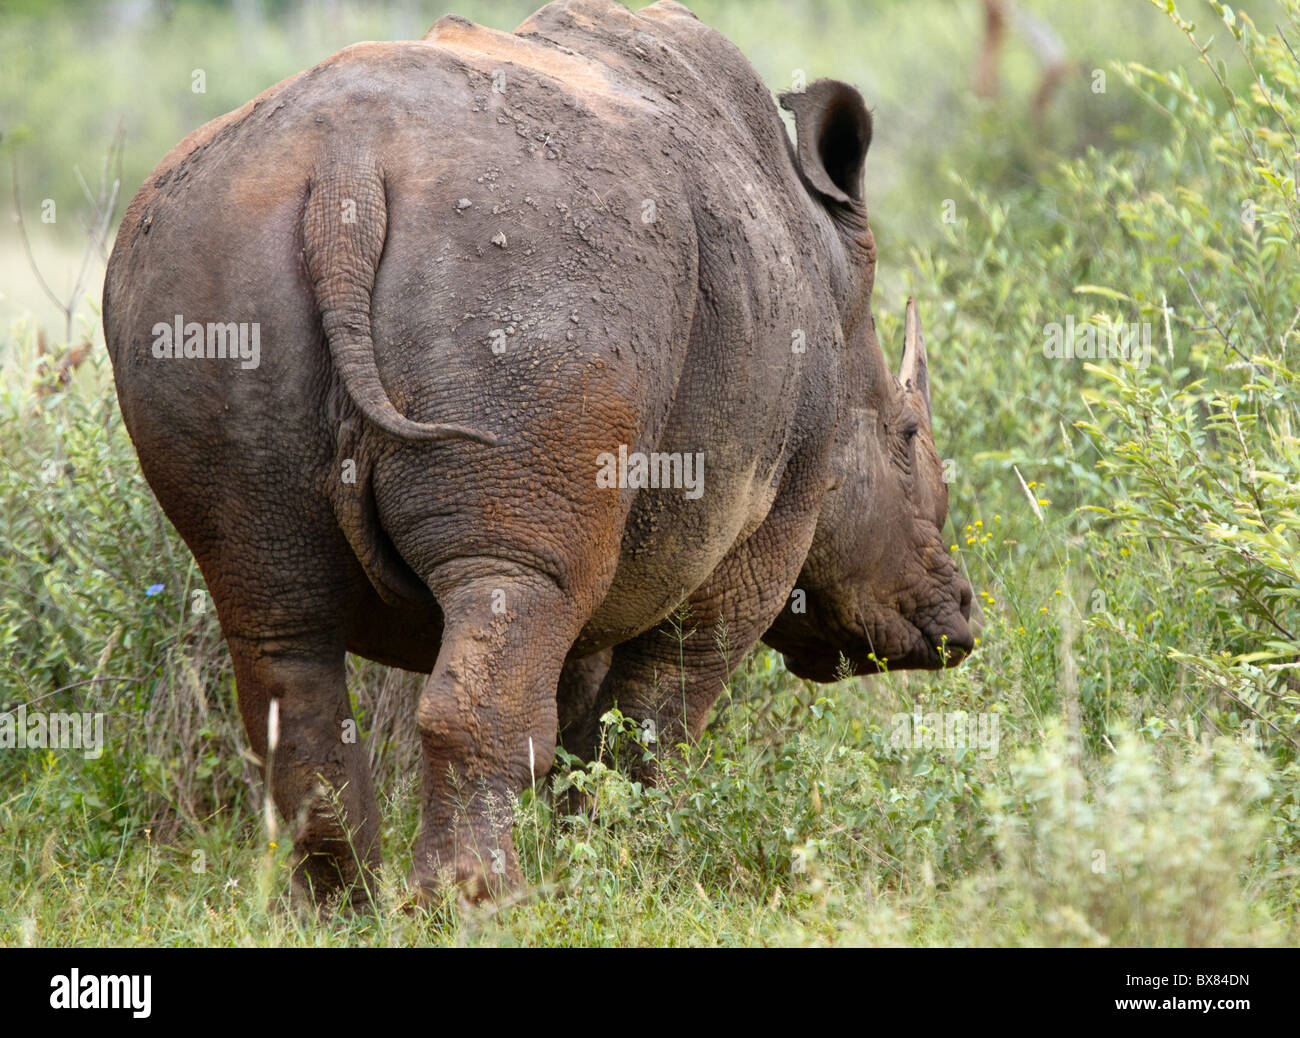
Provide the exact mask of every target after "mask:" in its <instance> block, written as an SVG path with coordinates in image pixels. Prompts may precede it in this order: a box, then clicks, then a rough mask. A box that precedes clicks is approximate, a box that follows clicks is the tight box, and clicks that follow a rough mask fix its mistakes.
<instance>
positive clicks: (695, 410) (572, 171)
mask: <svg viewBox="0 0 1300 1038" xmlns="http://www.w3.org/2000/svg"><path fill="white" fill-rule="evenodd" d="M780 104H781V105H782V106H783V107H784V108H785V109H786V110H788V111H789V112H790V113H791V114H792V117H793V125H794V137H795V139H794V141H793V143H792V142H791V139H790V135H789V134H788V133H787V130H786V128H785V125H784V124H783V122H782V118H781V115H780V113H779V112H778V109H777V106H776V104H775V103H774V101H773V98H772V95H771V94H770V93H769V92H768V90H767V88H766V87H765V86H764V84H763V82H762V80H761V78H760V77H759V76H758V74H757V73H756V72H755V71H754V69H753V68H752V67H751V66H750V64H749V63H748V62H747V61H746V60H745V58H744V57H743V56H742V54H741V53H740V51H739V50H737V48H736V47H735V46H733V45H732V44H731V43H729V42H728V41H727V40H726V39H725V38H724V37H723V36H722V35H720V34H719V33H717V32H716V31H713V30H711V29H710V28H708V27H707V26H705V25H704V24H703V23H701V22H700V21H699V20H698V19H697V18H696V17H695V16H694V15H692V14H691V13H690V11H688V10H687V9H686V8H685V7H683V6H681V5H680V4H678V3H673V2H671V0H661V2H659V3H655V4H653V5H652V6H650V7H647V8H645V9H644V10H642V11H640V12H638V13H636V14H633V13H630V12H629V11H628V10H627V9H625V8H623V7H621V6H619V5H618V4H616V3H613V2H610V0H562V2H559V3H552V4H549V5H548V6H546V7H544V8H542V9H541V10H540V11H538V12H537V13H536V14H534V15H533V16H532V17H530V18H529V19H528V20H527V21H525V22H524V23H523V24H522V25H520V26H519V28H518V29H517V30H516V31H515V32H514V33H512V34H511V33H503V32H498V31H493V30H491V29H486V28H482V27H480V26H477V25H474V24H472V23H470V22H468V21H466V20H464V19H462V18H459V17H454V16H447V17H444V18H442V19H441V20H440V21H438V22H437V23H436V24H435V25H434V26H433V28H432V29H431V30H430V31H429V33H428V34H427V35H426V36H425V37H424V38H423V39H421V40H418V41H413V42H396V43H359V44H357V45H355V46H352V47H348V48H347V49H345V50H343V51H340V52H339V53H338V54H336V55H334V56H333V57H331V58H328V59H327V60H325V61H323V62H321V63H320V64H319V65H317V66H315V67H314V68H311V69H308V70H307V71H305V72H302V73H299V74H298V75H295V76H292V77H291V78H289V79H286V80H284V81H283V82H282V83H279V84H278V85H276V86H273V87H271V88H270V89H269V90H267V91H265V92H264V93H262V94H260V95H259V96H258V97H256V98H254V99H253V100H252V101H250V102H249V103H248V104H246V105H244V106H243V107H242V108H239V109H237V110H236V111H233V112H231V113H229V114H227V115H225V116H222V117H221V118H219V119H216V120H214V121H213V122H210V123H208V124H207V125H206V126H204V127H202V128H201V129H199V130H196V131H195V132H194V133H192V134H191V135H190V136H188V137H187V138H185V139H184V140H183V141H182V142H181V143H180V144H179V145H177V146H176V147H175V148H174V149H173V150H172V151H171V152H170V153H169V154H168V155H167V156H166V157H165V158H164V159H163V160H162V162H161V163H160V164H159V165H158V167H157V169H156V170H155V171H154V172H153V173H152V174H151V175H150V177H149V178H148V180H147V181H146V182H145V184H144V186H143V187H141V189H140V191H139V193H138V194H136V196H135V198H134V200H133V201H132V202H131V205H130V207H129V209H128V210H127V213H126V215H125V218H124V220H123V222H122V225H121V228H120V230H119V231H118V234H117V238H116V242H115V246H114V249H113V252H112V256H111V259H110V261H109V264H108V271H107V280H106V283H105V286H104V301H103V316H104V328H105V337H106V341H107V344H108V348H109V350H110V352H111V355H112V363H113V370H114V377H115V382H116V387H117V393H118V398H119V401H120V404H121V410H122V415H123V418H124V420H125V424H126V427H127V429H128V431H129V433H130V435H131V437H132V440H133V442H134V444H135V447H136V450H137V452H138V454H139V458H140V464H141V467H142V469H143V472H144V475H145V477H146V478H147V480H148V482H149V485H150V486H151V488H152V489H153V491H154V493H155V494H156V495H157V497H158V500H159V502H160V503H161V505H162V507H163V509H164V511H165V513H166V515H167V516H168V518H169V519H170V520H171V521H172V522H173V523H174V524H175V526H176V528H177V530H178V531H179V532H180V534H181V535H182V536H183V537H184V539H185V541H186V543H187V544H188V545H189V547H190V549H191V550H192V551H193V553H194V556H195V558H196V559H197V561H198V564H199V566H200V568H201V570H202V573H203V576H204V578H205V580H206V582H207V587H208V589H209V591H210V593H211V595H212V598H213V601H214V603H215V606H216V611H217V614H218V617H219V620H220V623H221V628H222V632H223V634H224V636H225V639H226V642H227V644H228V646H229V650H230V653H231V656H232V659H233V663H234V668H235V676H236V686H237V694H238V701H239V708H240V712H241V715H242V717H243V720H244V723H245V727H246V730H247V734H248V738H249V741H250V743H251V746H252V749H253V751H254V752H255V753H256V754H258V755H261V756H262V757H263V758H265V759H267V760H268V762H269V763H268V768H267V770H268V780H269V782H270V785H271V789H272V792H273V796H274V799H275V801H276V803H277V805H278V807H279V809H280V810H281V812H282V813H283V814H284V815H285V817H286V818H289V819H292V820H293V824H294V826H295V843H294V852H293V853H294V862H293V864H294V880H295V882H294V888H295V890H298V891H301V890H303V889H305V890H308V891H310V892H311V894H312V895H314V896H315V897H316V898H317V899H322V898H328V897H330V896H332V895H335V894H336V893H338V892H340V891H351V892H352V896H353V897H354V899H357V898H358V897H359V898H360V900H363V901H364V900H365V895H366V892H367V891H368V889H369V887H370V884H371V880H372V876H373V873H374V870H375V869H376V868H377V866H378V865H379V863H380V860H381V858H380V840H379V824H378V823H379V812H378V809H377V806H376V801H375V792H374V785H373V780H372V777H371V775H370V773H369V771H368V768H367V759H366V752H365V749H364V745H363V742H362V741H361V740H360V739H357V738H356V737H355V735H354V732H355V724H354V723H353V717H352V709H351V706H350V703H349V698H348V691H347V687H346V683H345V669H344V662H345V655H346V653H348V652H352V653H356V654H359V655H361V656H365V657H368V658H370V659H373V660H378V661H380V662H382V663H385V664H388V665H392V666H397V667H403V668H408V669H411V670H415V671H421V672H425V673H427V674H428V677H427V679H426V680H425V681H424V684H423V687H422V691H421V692H420V696H419V701H418V706H417V709H416V720H417V723H418V727H419V733H420V740H421V746H422V757H423V793H422V811H423V818H422V827H421V834H420V836H419V838H418V841H417V846H416V852H415V865H414V870H413V875H412V877H411V881H412V884H413V886H414V888H415V889H416V891H417V892H418V891H429V890H431V889H433V888H435V887H437V886H438V885H439V884H441V883H444V882H446V881H447V880H448V879H454V880H455V881H456V882H458V883H459V884H460V885H461V889H462V890H463V891H465V892H466V894H468V895H469V896H471V897H483V896H486V895H493V894H495V893H496V892H497V891H498V890H502V889H509V888H510V887H512V886H514V885H517V884H519V883H520V882H521V881H522V876H521V872H520V869H519V865H518V863H517V859H516V855H515V851H514V848H513V846H512V843H511V835H510V831H509V827H510V818H509V811H508V810H505V811H503V810H502V808H503V806H504V805H507V804H508V803H509V801H510V798H511V797H512V796H514V795H516V794H517V793H518V792H519V791H521V790H523V789H525V788H527V787H528V786H529V785H530V784H533V783H536V782H537V781H538V780H539V779H540V778H541V777H542V776H544V775H545V774H546V773H547V771H548V769H550V768H551V766H552V763H553V759H554V752H555V747H556V745H557V740H563V741H562V743H560V744H561V745H564V746H565V747H566V749H568V750H570V751H571V752H573V753H575V754H578V755H579V756H584V757H587V758H590V757H592V756H593V755H594V754H596V753H598V752H599V749H600V748H599V738H598V734H599V733H598V728H599V726H598V724H597V718H598V717H599V716H600V715H601V714H602V712H603V711H605V710H607V709H608V708H609V707H610V706H612V705H617V706H618V708H619V709H620V710H621V711H622V713H623V714H624V715H625V716H626V717H627V718H629V719H631V721H632V722H633V723H635V724H637V725H646V722H652V723H653V726H654V729H653V730H654V732H655V746H657V747H660V748H663V749H664V750H665V751H671V750H672V748H674V747H678V746H680V745H682V744H683V743H685V742H687V741H688V740H690V739H692V738H693V737H695V736H697V735H698V734H699V733H700V732H701V730H702V728H703V726H704V724H705V723H706V720H707V717H708V714H709V710H710V707H711V705H712V703H713V701H714V699H715V698H716V697H717V696H718V695H719V693H720V691H721V689H722V688H723V685H724V682H725V681H726V680H727V678H728V676H729V674H730V673H731V671H732V670H733V668H735V667H736V666H737V665H738V663H739V662H740V661H741V659H742V658H743V657H744V656H745V654H746V653H747V652H749V651H750V649H751V648H752V647H753V646H754V645H755V644H756V643H757V642H759V641H760V640H762V641H764V642H766V644H768V645H769V646H771V647H773V648H775V649H776V650H778V651H779V652H780V653H782V654H784V658H785V662H786V665H787V666H788V667H789V669H790V670H791V671H793V672H794V673H795V674H797V675H801V676H804V677H807V678H810V679H812V680H814V681H822V682H825V681H832V680H834V679H836V677H837V676H840V675H842V674H844V673H849V672H851V673H853V674H869V673H872V672H875V671H877V670H878V669H880V668H882V667H888V668H891V669H895V670H897V669H902V668H934V669H937V668H941V667H943V666H947V665H952V664H954V663H956V662H959V661H960V660H961V658H962V657H963V656H965V655H966V654H967V653H968V652H969V651H970V650H971V649H972V645H973V637H972V634H971V630H970V627H969V625H968V619H969V613H970V601H971V589H970V586H969V585H968V583H967V582H966V581H965V580H964V579H963V578H962V577H961V576H960V574H959V573H958V571H957V569H956V568H955V566H954V564H953V561H952V559H951V557H950V555H949V553H948V551H947V550H946V547H945V544H944V541H943V538H942V534H941V529H942V527H943V525H944V522H945V518H946V514H947V508H948V496H947V490H946V487H945V485H944V482H943V480H942V478H941V469H940V462H939V459H938V457H937V455H936V452H935V448H934V442H933V437H932V433H931V424H930V423H931V418H930V384H929V377H928V374H927V364H926V354H925V348H924V345H923V341H922V337H921V333H920V326H919V320H918V318H917V316H916V311H915V309H914V307H912V306H910V305H909V307H908V314H907V319H906V328H907V331H906V336H905V338H906V342H905V347H904V355H903V358H902V368H901V371H900V373H899V375H898V376H897V377H895V376H894V375H893V374H892V373H891V371H890V370H889V368H888V366H887V365H886V362H885V358H884V355H883V353H882V351H881V347H880V345H879V343H878V341H877V337H876V331H875V323H874V319H873V316H872V311H871V295H872V282H873V279H874V274H875V256H876V249H875V242H874V240H873V238H872V233H871V230H870V228H869V225H868V220H867V212H866V208H865V204H864V197H863V165H864V160H865V157H866V154H867V149H868V146H869V144H870V142H871V135H872V119H871V115H870V113H869V112H868V110H867V107H866V106H865V104H864V102H863V99H862V97H861V95H860V94H859V93H858V91H857V90H855V89H854V88H853V87H851V86H849V85H847V84H845V83H842V82H837V81H834V80H818V81H816V82H813V83H811V84H809V85H808V86H807V87H806V89H803V90H801V91H798V92H791V93H787V94H784V95H782V96H781V97H780ZM683 611H686V612H688V613H689V622H688V623H686V624H684V625H683V624H682V623H681V621H680V617H681V616H682V615H683ZM720 628H725V639H722V640H721V641H720V640H719V638H718V631H719V629H720ZM271 714H274V715H275V716H276V718H277V719H278V741H277V742H276V743H275V744H273V745H268V727H277V726H275V725H272V726H268V716H269V715H271ZM561 717H563V718H564V719H565V726H564V731H563V732H561V731H560V730H559V729H560V718H561ZM645 730H647V731H648V730H649V728H648V726H647V727H646V729H645ZM652 765H653V762H652V764H651V773H650V775H649V778H650V779H653V778H654V774H655V772H654V770H653V767H652ZM340 809H341V810H340ZM503 815H504V817H503ZM358 891H360V894H359V895H358V894H357V892H358Z"/></svg>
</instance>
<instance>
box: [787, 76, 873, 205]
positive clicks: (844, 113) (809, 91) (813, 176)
mask: <svg viewBox="0 0 1300 1038" xmlns="http://www.w3.org/2000/svg"><path fill="white" fill-rule="evenodd" d="M780 101H781V107H782V108H784V109H785V110H786V111H787V112H792V113H794V130H795V137H796V146H795V154H796V157H797V159H798V163H799V171H800V172H801V173H802V174H803V176H804V179H805V180H806V181H807V182H808V184H809V185H810V186H811V187H812V188H814V189H815V190H816V191H817V192H818V193H819V194H821V195H824V196H825V197H826V198H828V199H830V200H831V201H834V202H839V203H840V204H841V205H853V204H854V203H859V202H861V201H862V164H863V162H864V161H865V160H866V157H867V148H869V147H870V146H871V113H870V112H868V111H867V106H866V104H865V103H864V102H863V100H862V95H861V94H859V93H858V92H857V91H856V90H855V89H854V88H853V87H851V86H849V85H848V84H847V83H841V82H840V81H839V80H837V79H819V80H817V81H816V82H813V83H809V84H808V86H807V88H806V89H804V90H801V91H799V92H797V93H796V92H793V91H792V92H790V93H786V94H782V95H781V96H780Z"/></svg>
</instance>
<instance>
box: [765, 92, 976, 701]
mask: <svg viewBox="0 0 1300 1038" xmlns="http://www.w3.org/2000/svg"><path fill="white" fill-rule="evenodd" d="M782 104H783V105H785V107H787V108H789V109H791V110H792V111H793V112H794V114H795V125H796V133H797V136H798V145H797V149H796V161H797V165H798V167H799V171H800V174H801V178H802V179H803V181H804V184H805V187H807V188H808V189H809V191H810V193H811V194H812V195H813V197H814V198H815V199H816V200H817V201H818V202H819V204H821V205H824V206H825V207H826V209H827V211H828V213H829V214H830V215H831V216H832V221H831V222H832V224H833V226H834V227H835V228H836V236H837V238H838V240H839V247H840V248H841V249H842V250H843V252H842V254H843V255H844V256H845V257H846V261H845V266H846V268H847V269H846V270H844V271H842V272H841V274H840V279H839V280H840V284H839V285H837V286H836V287H835V292H836V296H837V303H838V305H839V309H840V324H841V329H842V331H843V335H844V342H845V349H846V364H845V368H844V372H845V376H844V394H845V395H844V397H843V399H842V405H841V408H840V420H839V425H838V427H837V433H836V439H835V442H834V446H833V451H834V458H833V464H832V469H833V472H832V484H831V487H830V489H829V490H828V491H827V493H826V495H825V497H824V499H823V504H822V510H821V512H820V515H819V518H818V522H817V529H816V533H815V534H814V536H813V542H812V546H811V548H810V549H809V552H808V556H807V559H806V560H805V562H804V565H803V569H802V571H801V573H800V575H799V579H798V582H797V583H796V586H795V594H793V595H792V596H791V600H790V602H789V603H788V604H787V606H786V608H785V609H784V611H783V612H782V614H781V616H780V617H779V618H778V619H777V621H776V622H775V623H774V624H773V626H772V627H771V628H770V629H769V631H768V632H767V634H766V635H765V636H764V641H766V642H767V643H768V644H769V645H771V646H772V647H773V648H775V649H777V650H778V651H780V652H782V653H783V654H784V655H785V657H786V664H787V666H789V668H790V669H791V670H792V671H793V672H794V673H796V674H798V675H800V676H801V677H807V678H810V679H812V680H815V681H831V680H834V679H835V677H836V676H837V673H838V672H839V669H840V657H841V656H843V657H844V658H845V659H847V661H848V663H849V665H850V667H851V669H852V672H853V673H855V674H870V673H874V672H876V671H878V670H881V669H890V670H902V669H938V668H941V667H944V666H952V665H953V664H955V663H957V662H960V661H961V660H962V659H963V658H964V657H965V656H966V655H967V654H968V653H969V652H970V651H971V649H972V648H973V645H974V638H973V635H972V633H971V629H970V626H969V624H968V620H969V617H970V606H971V587H970V584H969V583H967V581H966V580H965V579H964V578H963V577H962V576H961V574H960V573H959V572H958V570H957V567H956V566H955V564H954V563H953V560H952V557H951V555H950V554H949V552H948V548H947V545H946V544H945V543H944V539H943V526H944V522H945V521H946V519H947V515H948V488H947V486H946V484H945V482H944V479H943V467H942V465H941V463H940V461H939V456H938V454H937V452H936V451H935V447H934V439H933V436H932V433H931V426H930V378H929V371H928V369H927V364H926V353H925V343H924V340H923V339H922V335H921V322H920V317H919V315H918V313H917V309H916V305H915V303H914V302H913V301H912V300H910V299H909V300H908V304H907V313H906V318H905V322H904V323H905V327H904V347H903V360H902V367H901V370H900V371H899V373H898V375H897V376H894V375H893V374H892V372H891V371H890V369H889V366H888V364H887V363H886V362H885V357H884V354H883V352H882V351H881V348H880V343H879V342H878V340H877V338H876V331H875V321H874V319H873V318H872V315H871V291H872V286H873V282H874V276H875V243H874V241H873V239H872V236H871V231H870V229H869V227H868V224H867V216H866V210H865V207H864V205H863V202H862V189H861V176H862V164H863V160H864V158H865V155H866V149H867V145H868V144H869V142H870V139H871V119H870V115H869V113H868V112H867V110H866V108H865V106H864V105H863V103H862V98H861V96H860V95H859V94H858V92H857V91H856V90H854V89H853V88H852V87H850V86H848V85H846V84H843V83H837V82H835V81H832V80H820V81H818V82H817V83H813V84H810V85H809V87H808V89H807V90H806V91H805V92H803V93H801V94H799V95H786V96H785V97H783V98H782ZM799 592H803V594H802V595H800V594H799Z"/></svg>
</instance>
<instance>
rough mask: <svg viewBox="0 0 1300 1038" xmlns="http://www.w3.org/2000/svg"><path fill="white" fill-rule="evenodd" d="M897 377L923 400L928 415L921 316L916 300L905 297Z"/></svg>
mask: <svg viewBox="0 0 1300 1038" xmlns="http://www.w3.org/2000/svg"><path fill="white" fill-rule="evenodd" d="M898 379H899V381H900V382H902V383H903V386H904V388H911V389H913V390H915V391H916V392H917V393H919V394H920V395H921V399H922V400H924V401H925V417H926V419H927V420H929V417H930V371H929V368H928V367H927V366H926V361H925V339H924V338H922V336H921V316H920V314H919V313H917V309H916V300H915V299H913V298H912V297H911V296H908V297H907V315H906V317H905V318H904V319H903V364H902V366H901V367H900V368H899V369H898Z"/></svg>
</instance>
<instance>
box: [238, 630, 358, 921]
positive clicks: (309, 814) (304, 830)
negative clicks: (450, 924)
mask: <svg viewBox="0 0 1300 1038" xmlns="http://www.w3.org/2000/svg"><path fill="white" fill-rule="evenodd" d="M227 641H228V643H229V645H230V651H231V655H232V656H233V658H234V663H235V684H236V689H237V692H238V696H239V711H240V713H241V714H242V715H243V719H244V728H245V730H246V731H247V733H248V738H249V742H250V744H251V745H252V748H253V752H254V753H256V754H257V755H258V756H259V757H261V758H262V759H263V760H267V759H268V753H269V759H270V761H271V768H270V783H271V793H272V796H273V798H274V800H275V804H276V806H277V807H278V808H279V810H280V813H281V815H282V816H283V817H284V818H285V819H286V820H287V822H288V824H289V825H290V826H291V827H292V831H293V863H294V872H293V885H294V895H295V898H297V899H307V900H309V901H311V902H314V903H315V904H317V905H323V904H324V903H326V902H327V901H330V900H331V899H332V898H334V897H337V896H339V895H342V896H343V897H344V898H345V899H346V900H347V901H348V902H349V903H350V904H351V905H353V906H354V907H358V908H360V907H363V906H364V905H366V904H367V903H368V902H369V900H370V898H371V895H372V893H373V890H374V887H373V883H374V872H375V870H376V869H377V868H378V867H379V864H380V839H379V806H378V803H377V801H376V799H375V788H374V781H373V778H372V776H371V774H370V766H369V761H368V760H367V757H366V750H365V745H364V743H363V742H362V740H361V737H360V733H359V732H358V731H357V728H356V722H355V721H354V720H353V717H352V707H351V704H350V703H349V701H348V694H347V686H346V681H345V672H344V648H343V642H342V640H341V639H340V638H338V637H335V636H331V635H324V634H322V635H318V636H297V637H294V638H276V639H257V640H252V639H246V638H240V637H229V638H227ZM272 699H275V700H276V701H277V703H278V738H277V740H276V744H275V746H274V747H273V748H272V747H269V746H268V719H269V712H270V704H271V700H272Z"/></svg>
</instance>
